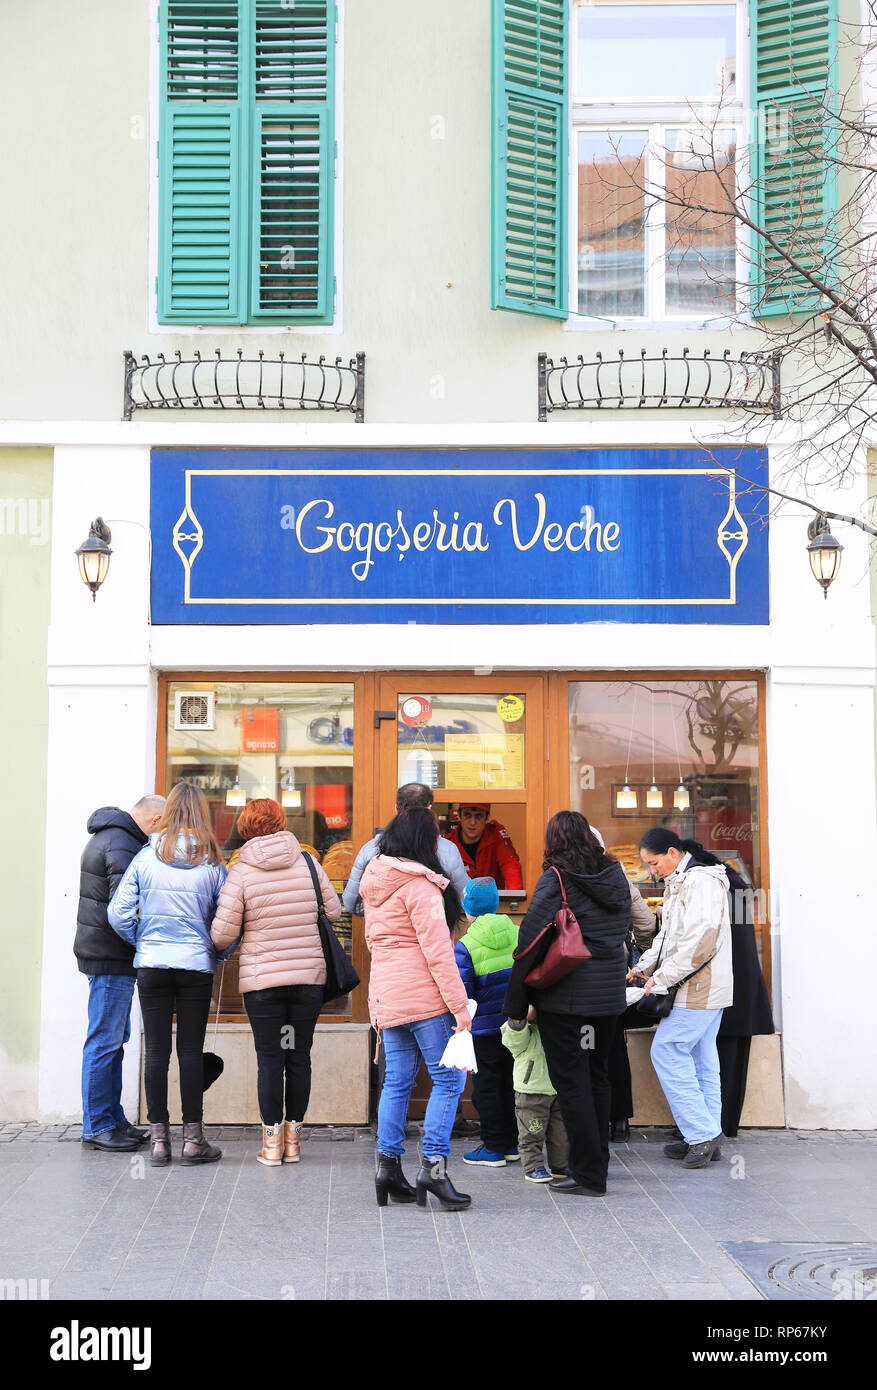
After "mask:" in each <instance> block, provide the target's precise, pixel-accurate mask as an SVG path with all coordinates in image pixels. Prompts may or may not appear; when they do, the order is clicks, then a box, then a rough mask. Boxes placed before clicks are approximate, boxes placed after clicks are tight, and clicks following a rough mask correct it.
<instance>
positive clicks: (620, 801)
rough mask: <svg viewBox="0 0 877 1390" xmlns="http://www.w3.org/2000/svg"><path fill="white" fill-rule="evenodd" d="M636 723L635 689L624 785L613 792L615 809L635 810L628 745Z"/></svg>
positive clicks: (630, 742) (635, 802)
mask: <svg viewBox="0 0 877 1390" xmlns="http://www.w3.org/2000/svg"><path fill="white" fill-rule="evenodd" d="M635 723H636V691H635V690H634V692H633V714H632V715H631V716H630V733H629V734H628V736H627V761H626V763H625V764H624V786H623V787H619V788H618V790H617V791H616V793H615V809H616V811H635V810H636V809H637V798H636V792H635V791H634V790H633V788H632V787H631V785H630V745H631V744H632V742H633V726H634V724H635Z"/></svg>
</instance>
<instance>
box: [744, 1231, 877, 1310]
mask: <svg viewBox="0 0 877 1390" xmlns="http://www.w3.org/2000/svg"><path fill="white" fill-rule="evenodd" d="M722 1249H723V1250H727V1252H728V1254H729V1255H730V1256H731V1258H732V1259H734V1260H736V1261H737V1264H738V1265H740V1267H741V1269H742V1270H743V1271H744V1273H745V1274H747V1275H748V1276H749V1278H750V1279H751V1280H752V1282H753V1284H755V1286H756V1288H757V1289H759V1290H760V1292H761V1293H763V1294H764V1296H765V1298H769V1299H776V1300H785V1301H790V1300H792V1299H804V1298H810V1299H816V1300H819V1301H821V1302H832V1301H839V1302H857V1303H858V1302H862V1301H864V1300H868V1301H873V1302H877V1245H804V1244H803V1243H796V1242H782V1243H780V1242H774V1241H730V1242H727V1243H725V1244H723V1246H722Z"/></svg>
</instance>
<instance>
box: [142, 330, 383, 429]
mask: <svg viewBox="0 0 877 1390" xmlns="http://www.w3.org/2000/svg"><path fill="white" fill-rule="evenodd" d="M124 358H125V394H124V408H123V414H122V418H123V419H125V420H130V419H131V416H132V414H133V413H134V411H135V410H199V409H202V410H334V411H348V412H349V413H350V414H351V415H352V416H353V418H354V420H355V421H356V423H357V424H362V422H363V420H364V418H365V353H364V352H358V353H357V354H356V356H355V357H352V358H351V359H350V361H349V362H348V363H346V364H345V363H343V362H342V360H341V358H340V357H336V358H335V361H334V362H327V361H326V359H325V357H320V358H319V359H318V360H317V361H316V362H314V361H311V362H309V361H308V359H307V354H306V353H302V355H301V357H300V358H298V357H297V358H288V357H286V356H285V355H284V354H283V353H282V352H279V353H278V354H277V357H266V356H265V354H264V352H260V353H259V354H258V356H257V357H244V350H243V348H238V349H237V354H236V356H234V357H225V358H224V357H223V356H222V354H221V350H220V349H219V348H217V349H216V351H215V352H214V354H213V357H202V356H201V354H200V352H199V351H198V350H197V348H196V349H195V350H194V351H193V353H192V356H191V358H184V357H183V355H182V353H181V352H179V351H176V352H174V353H173V355H172V356H171V357H170V358H166V357H165V355H164V353H162V352H159V353H157V354H156V357H155V360H154V361H153V360H152V358H150V357H149V356H148V355H144V356H143V357H141V358H140V361H139V362H138V361H137V359H136V357H135V356H134V354H133V353H132V352H130V351H126V352H125V353H124Z"/></svg>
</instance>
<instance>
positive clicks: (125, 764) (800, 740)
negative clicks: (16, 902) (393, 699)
mask: <svg viewBox="0 0 877 1390" xmlns="http://www.w3.org/2000/svg"><path fill="white" fill-rule="evenodd" d="M624 428H625V433H624V435H623V437H622V438H619V435H618V426H617V425H615V426H602V425H601V426H600V427H599V428H593V427H590V426H589V427H588V429H587V443H588V444H589V445H592V446H593V445H595V444H601V443H612V444H614V445H620V444H629V445H636V444H646V443H649V444H652V445H655V444H665V445H668V446H669V445H671V444H677V445H681V444H686V443H691V442H693V441H692V438H691V435H690V433H688V432H687V431H686V429H685V427H680V426H679V424H678V423H676V424H675V425H671V426H668V425H667V424H666V423H665V422H658V424H657V425H655V424H651V425H650V424H647V423H646V422H635V423H632V424H625V426H624ZM239 429H240V430H242V437H241V439H238V438H236V437H235V436H236V434H237V433H238V432H239ZM133 432H134V433H136V435H139V436H140V442H139V443H137V444H132V443H128V442H127V441H129V440H131V438H132V427H130V426H129V427H104V428H103V429H101V428H99V427H96V426H91V427H90V428H89V427H87V426H70V427H68V428H67V429H66V431H65V432H64V433H65V438H66V439H67V440H68V441H71V442H67V443H63V444H59V446H58V447H57V449H56V452H55V470H54V489H55V495H54V503H53V511H54V517H55V529H54V535H53V557H52V558H53V566H52V609H51V626H50V630H49V684H50V713H49V772H48V794H47V806H48V810H47V865H48V868H47V874H46V909H45V940H44V948H43V959H44V973H43V1003H42V1045H41V1064H40V1118H42V1119H46V1120H48V1119H58V1118H70V1119H73V1118H76V1117H77V1116H78V1114H79V1061H80V1051H79V1050H80V1047H81V1043H82V1039H83V1036H84V1029H85V1004H86V990H85V986H84V981H80V979H79V978H78V977H77V976H76V975H75V974H74V965H73V958H72V953H71V947H72V939H73V930H74V922H75V913H76V898H77V893H78V863H79V855H80V853H81V850H82V846H83V843H84V840H85V829H84V827H85V821H86V819H87V817H88V815H89V814H90V812H91V811H92V810H93V809H94V808H95V807H96V806H98V805H102V804H106V803H110V802H116V803H118V804H120V805H123V806H124V805H130V804H131V803H132V802H133V801H134V800H135V799H136V798H137V796H139V795H140V794H141V792H142V791H143V790H144V789H145V788H146V787H148V786H151V785H152V779H153V776H154V771H155V769H154V755H155V730H156V701H155V676H156V673H157V672H158V671H159V670H171V669H173V668H175V667H176V668H177V669H190V670H191V669H193V668H198V667H202V668H204V669H209V668H214V669H239V670H246V669H258V670H269V669H272V668H279V669H291V668H299V669H303V670H307V669H326V670H339V669H369V668H377V669H396V668H404V667H409V668H415V667H424V668H427V669H439V668H441V667H447V668H449V669H460V668H464V669H465V668H466V667H469V666H471V667H473V668H474V667H475V666H478V667H485V666H493V667H495V668H498V669H533V670H550V669H552V668H560V669H567V668H570V667H576V666H581V667H582V668H583V669H587V670H595V669H597V670H599V669H608V670H616V669H619V668H622V667H624V666H628V667H634V666H635V667H637V668H639V669H642V668H649V669H655V670H660V669H661V668H666V669H692V670H697V669H710V668H720V669H727V668H734V667H739V668H741V669H743V668H748V669H752V668H758V669H763V670H765V671H767V673H768V679H767V767H768V797H769V845H770V859H771V887H772V896H773V913H772V921H773V928H774V933H775V935H774V944H773V959H774V970H775V976H776V981H777V992H778V996H779V997H778V1000H777V1002H778V1004H779V1006H780V1008H779V1012H780V1019H781V1028H782V1042H783V1057H784V1073H785V1088H786V1106H787V1120H788V1123H789V1124H790V1125H792V1126H797V1127H804V1128H819V1127H840V1128H843V1127H854V1128H868V1127H874V1126H877V1086H875V1083H874V1080H873V1057H874V1055H875V1050H877V1023H875V1018H874V1013H873V1011H872V1010H869V1009H867V1008H864V1007H854V1006H853V1005H852V1000H853V994H852V988H853V986H852V977H853V974H854V971H855V968H856V962H857V961H860V960H861V959H862V958H863V956H864V954H865V952H866V950H867V942H868V940H869V933H870V924H871V922H872V920H873V903H872V901H871V894H870V887H869V883H868V876H869V866H873V864H874V862H875V848H877V832H875V824H877V821H875V790H874V777H873V767H874V721H873V695H874V664H875V663H874V644H875V635H874V628H873V625H872V623H871V620H870V611H869V588H868V583H867V579H866V574H867V555H866V550H865V540H864V537H862V539H861V546H860V547H859V538H858V534H857V533H849V534H846V533H845V534H844V542H845V544H846V545H847V553H846V554H845V556H844V567H843V569H842V573H841V577H840V578H839V579H838V581H837V582H836V583H835V585H834V588H833V589H832V591H831V595H830V597H829V599H828V601H826V600H824V599H823V597H822V593H821V590H820V589H819V588H818V587H817V585H816V584H815V583H814V582H813V579H812V577H811V576H810V573H809V567H808V565H807V561H806V555H805V552H804V546H805V529H806V520H807V518H806V517H805V515H804V514H803V512H802V513H801V514H800V515H794V514H787V515H784V516H783V517H781V518H780V519H779V520H777V521H775V522H774V523H773V524H772V527H771V538H770V569H771V617H772V620H771V623H770V625H769V626H765V627H721V628H720V627H710V626H686V625H680V626H670V625H654V626H652V625H635V624H628V623H596V624H586V625H571V626H569V627H566V626H564V627H544V626H521V627H495V628H486V627H461V628H456V627H435V626H426V625H417V626H410V625H407V624H406V625H405V626H403V627H394V626H391V625H379V626H367V625H366V626H350V627H343V628H341V629H339V627H338V626H335V625H320V626H313V627H282V626H281V627H278V626H272V627H264V628H259V627H212V628H211V627H199V628H189V627H178V628H154V629H150V628H149V627H148V625H147V621H146V612H147V585H146V573H147V569H146V555H147V541H146V533H145V532H144V531H143V530H141V529H139V527H138V526H137V525H120V524H119V519H124V518H127V519H129V520H131V521H134V522H138V523H141V524H143V525H145V524H146V523H147V521H148V482H149V449H148V439H147V438H144V429H143V427H138V426H137V425H135V426H134V427H133ZM152 433H153V440H154V442H156V443H164V442H170V441H173V442H176V443H185V444H187V445H190V446H193V447H195V446H198V445H201V446H207V445H209V444H211V443H214V442H215V437H214V436H213V435H212V433H211V431H210V429H209V428H208V427H205V426H201V427H200V429H199V428H197V427H190V426H187V425H183V426H177V427H176V428H173V429H170V428H169V427H168V426H164V427H161V428H153V432H152ZM583 433H584V432H583V430H582V428H581V427H580V426H579V427H575V426H569V427H566V426H561V427H558V428H555V427H553V426H552V427H551V428H550V429H549V430H548V431H547V432H546V429H545V427H544V426H543V427H542V428H540V427H538V426H518V427H516V428H514V429H513V430H512V429H509V428H507V427H501V426H484V427H473V426H459V427H448V428H437V427H434V428H420V429H410V430H406V429H404V428H394V429H387V428H385V429H381V428H379V427H369V426H364V427H352V426H347V427H342V429H340V430H333V434H332V437H333V440H335V442H337V443H339V444H341V445H343V444H354V443H355V444H356V445H358V446H359V447H362V446H363V445H365V444H372V445H387V444H390V443H392V444H396V445H399V444H409V445H412V446H418V445H419V446H426V445H432V446H448V445H453V444H462V443H468V444H470V445H471V444H476V445H477V444H481V445H488V444H491V445H502V444H513V445H515V446H517V447H527V446H533V445H535V444H550V445H553V446H554V445H557V444H560V443H566V444H582V443H583V442H584V438H583ZM89 434H90V435H91V436H92V438H93V439H94V441H95V442H93V443H89V442H87V441H88V436H89ZM318 437H319V427H314V426H306V427H304V428H302V429H301V430H296V433H295V439H296V441H297V442H300V443H302V444H306V443H313V442H316V439H317V438H318ZM221 438H222V440H223V442H225V443H226V444H229V443H239V442H243V441H244V440H245V442H246V443H247V444H248V445H250V446H252V445H253V444H254V443H255V442H257V441H256V439H255V438H254V431H253V429H252V427H249V428H246V427H237V428H235V430H234V431H229V429H227V428H224V429H223V430H222V433H221ZM324 439H325V435H323V436H322V439H321V440H320V442H322V440H324ZM98 440H101V441H102V442H97V441H98ZM72 441H76V442H72ZM258 442H261V443H264V444H265V445H268V444H271V445H275V446H276V445H283V446H284V447H289V444H290V434H289V430H288V429H278V428H275V427H273V426H267V427H265V428H264V429H262V430H260V431H258ZM825 500H826V502H827V504H829V505H834V506H836V507H838V508H839V509H840V510H844V511H849V510H851V509H852V508H853V506H854V505H855V504H856V501H857V498H856V497H855V495H853V494H852V493H851V492H847V493H845V494H840V495H838V496H837V497H835V498H833V499H832V498H830V497H829V498H826V499H825ZM98 512H100V513H101V514H102V515H103V516H104V517H105V518H106V519H108V520H110V519H112V521H111V525H112V530H113V552H114V553H113V559H112V564H111V569H110V575H109V578H108V580H107V582H106V584H105V585H104V588H103V589H102V590H101V592H100V594H99V596H98V599H97V602H96V603H92V602H91V599H90V597H89V595H88V594H87V592H86V591H85V589H84V587H83V586H82V584H81V582H80V580H79V577H78V574H77V571H76V562H75V558H74V556H73V551H74V550H75V548H76V546H77V545H78V544H79V542H80V541H81V540H82V539H83V537H84V536H85V534H86V532H87V529H88V524H89V522H90V521H91V520H92V519H93V517H94V516H95V515H97V514H98ZM859 549H861V554H859ZM339 651H340V652H341V653H343V656H342V660H341V661H340V662H339V659H338V654H339ZM278 652H283V653H286V652H294V654H295V657H294V660H293V661H290V660H288V659H286V660H279V661H278V658H277V653H278ZM576 653H579V654H580V655H579V656H578V657H577V656H576ZM779 1021H780V1020H778V1022H779ZM137 1024H138V1020H137V1018H136V1016H135V1019H134V1031H135V1037H136V1035H137V1031H138V1029H137ZM129 1054H130V1056H129V1064H128V1066H127V1068H126V1103H128V1101H131V1102H133V1099H134V1096H135V1094H136V1058H135V1056H134V1047H133V1044H132V1045H129Z"/></svg>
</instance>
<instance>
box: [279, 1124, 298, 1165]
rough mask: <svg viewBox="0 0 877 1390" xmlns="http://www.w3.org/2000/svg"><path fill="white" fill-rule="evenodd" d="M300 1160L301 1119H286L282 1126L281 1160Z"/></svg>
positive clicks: (290, 1161) (291, 1161) (293, 1161)
mask: <svg viewBox="0 0 877 1390" xmlns="http://www.w3.org/2000/svg"><path fill="white" fill-rule="evenodd" d="M300 1161H301V1121H300V1120H287V1121H286V1123H285V1125H284V1126H283V1162H284V1163H299V1162H300Z"/></svg>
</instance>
